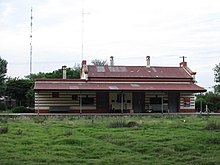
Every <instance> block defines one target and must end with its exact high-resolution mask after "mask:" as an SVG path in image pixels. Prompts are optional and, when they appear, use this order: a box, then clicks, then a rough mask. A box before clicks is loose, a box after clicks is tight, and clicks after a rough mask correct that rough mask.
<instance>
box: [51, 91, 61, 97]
mask: <svg viewBox="0 0 220 165" xmlns="http://www.w3.org/2000/svg"><path fill="white" fill-rule="evenodd" d="M59 96H60V94H59V92H52V98H59Z"/></svg>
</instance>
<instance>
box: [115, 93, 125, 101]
mask: <svg viewBox="0 0 220 165" xmlns="http://www.w3.org/2000/svg"><path fill="white" fill-rule="evenodd" d="M121 98H122V94H121V93H119V94H117V100H116V102H117V103H121ZM123 102H125V96H124V94H123Z"/></svg>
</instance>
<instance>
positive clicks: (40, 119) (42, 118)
mask: <svg viewBox="0 0 220 165" xmlns="http://www.w3.org/2000/svg"><path fill="white" fill-rule="evenodd" d="M32 119H33V120H34V122H35V123H40V124H42V123H43V122H44V121H46V120H47V117H46V116H34V117H32Z"/></svg>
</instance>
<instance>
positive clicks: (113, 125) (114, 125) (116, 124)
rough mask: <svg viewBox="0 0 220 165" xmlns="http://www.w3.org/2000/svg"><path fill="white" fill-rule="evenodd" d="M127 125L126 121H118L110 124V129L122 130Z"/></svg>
mask: <svg viewBox="0 0 220 165" xmlns="http://www.w3.org/2000/svg"><path fill="white" fill-rule="evenodd" d="M126 126H127V124H126V122H125V121H124V120H116V121H113V122H111V123H110V127H111V128H122V127H126Z"/></svg>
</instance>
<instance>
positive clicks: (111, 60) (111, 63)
mask: <svg viewBox="0 0 220 165" xmlns="http://www.w3.org/2000/svg"><path fill="white" fill-rule="evenodd" d="M110 66H114V57H113V56H111V57H110Z"/></svg>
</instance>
